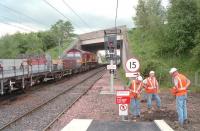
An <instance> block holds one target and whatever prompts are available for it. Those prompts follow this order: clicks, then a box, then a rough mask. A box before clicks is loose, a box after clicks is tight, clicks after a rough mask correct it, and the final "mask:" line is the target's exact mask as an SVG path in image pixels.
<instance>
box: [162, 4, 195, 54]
mask: <svg viewBox="0 0 200 131" xmlns="http://www.w3.org/2000/svg"><path fill="white" fill-rule="evenodd" d="M170 3H171V7H170V8H169V10H168V43H170V45H168V46H167V47H165V48H166V49H165V50H166V51H167V52H174V53H175V54H176V55H181V54H185V53H188V52H189V51H190V50H191V49H192V48H194V47H195V42H194V39H195V36H196V32H197V29H198V24H199V23H198V11H197V4H196V2H195V0H171V1H170Z"/></svg>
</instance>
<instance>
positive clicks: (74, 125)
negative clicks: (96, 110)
mask: <svg viewBox="0 0 200 131" xmlns="http://www.w3.org/2000/svg"><path fill="white" fill-rule="evenodd" d="M92 121H93V120H92V119H73V120H72V121H70V123H69V124H67V125H66V126H65V127H64V128H63V129H62V130H61V131H87V129H88V127H89V126H90V124H91V123H92Z"/></svg>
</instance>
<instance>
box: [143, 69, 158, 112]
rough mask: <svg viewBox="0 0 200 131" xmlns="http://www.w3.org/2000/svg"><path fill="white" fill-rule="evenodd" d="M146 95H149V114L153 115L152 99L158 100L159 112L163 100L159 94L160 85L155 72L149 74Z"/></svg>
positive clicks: (145, 83)
mask: <svg viewBox="0 0 200 131" xmlns="http://www.w3.org/2000/svg"><path fill="white" fill-rule="evenodd" d="M143 82H144V85H145V90H146V95H147V107H148V113H152V110H153V109H152V99H153V100H156V105H157V108H158V110H161V109H160V107H161V100H160V97H159V95H158V92H159V84H158V81H157V80H156V77H155V71H150V72H149V77H147V78H146V79H145V80H144V81H143Z"/></svg>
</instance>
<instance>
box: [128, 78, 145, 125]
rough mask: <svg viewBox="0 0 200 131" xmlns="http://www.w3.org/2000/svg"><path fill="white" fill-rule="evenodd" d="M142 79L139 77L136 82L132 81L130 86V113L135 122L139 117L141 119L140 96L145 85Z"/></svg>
mask: <svg viewBox="0 0 200 131" xmlns="http://www.w3.org/2000/svg"><path fill="white" fill-rule="evenodd" d="M142 80H143V79H142V77H141V76H138V77H137V78H136V80H132V81H131V83H130V86H129V90H130V99H131V103H130V112H131V114H132V116H133V119H134V121H136V118H137V117H140V94H141V91H142V87H143V83H142Z"/></svg>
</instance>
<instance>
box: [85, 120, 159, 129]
mask: <svg viewBox="0 0 200 131" xmlns="http://www.w3.org/2000/svg"><path fill="white" fill-rule="evenodd" d="M87 131H160V129H159V128H158V127H157V126H156V125H155V124H154V123H153V122H139V123H136V122H120V121H119V122H111V121H96V120H94V121H92V123H91V125H90V126H89V128H88V129H87Z"/></svg>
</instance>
